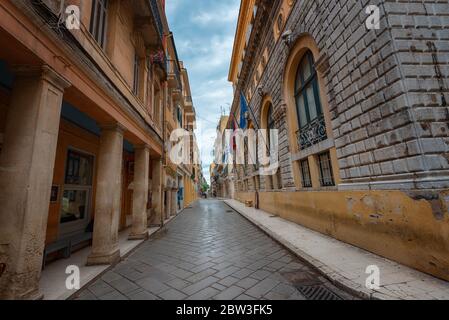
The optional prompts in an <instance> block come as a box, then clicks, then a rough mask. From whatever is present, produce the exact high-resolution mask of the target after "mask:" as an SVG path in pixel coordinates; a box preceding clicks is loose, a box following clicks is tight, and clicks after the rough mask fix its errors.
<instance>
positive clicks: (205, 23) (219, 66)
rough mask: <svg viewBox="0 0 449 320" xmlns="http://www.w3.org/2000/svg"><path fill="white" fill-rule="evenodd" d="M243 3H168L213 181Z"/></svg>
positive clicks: (206, 171)
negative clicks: (216, 144) (215, 150)
mask: <svg viewBox="0 0 449 320" xmlns="http://www.w3.org/2000/svg"><path fill="white" fill-rule="evenodd" d="M239 7H240V0H167V1H166V12H167V17H168V21H169V24H170V28H171V31H173V33H174V37H175V42H176V48H177V50H178V55H179V59H180V60H182V61H184V66H185V67H186V68H187V70H188V73H189V78H190V87H191V90H192V97H193V103H194V106H195V109H196V112H197V130H196V135H197V139H198V144H199V148H200V150H201V159H202V161H203V173H204V175H205V176H206V178H207V179H208V181H209V165H210V163H211V162H212V154H211V152H212V150H213V143H214V140H215V136H216V132H215V130H216V127H217V124H218V120H219V118H220V115H221V108H222V107H223V108H225V110H226V113H228V111H229V106H230V104H231V103H232V98H233V93H232V86H231V84H230V83H229V82H228V80H227V79H228V71H229V63H230V60H231V54H232V46H233V43H234V35H235V28H236V25H237V18H238V12H239Z"/></svg>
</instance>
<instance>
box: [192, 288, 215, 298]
mask: <svg viewBox="0 0 449 320" xmlns="http://www.w3.org/2000/svg"><path fill="white" fill-rule="evenodd" d="M218 293H220V291H219V290H217V289H215V288H212V287H207V288H204V289H202V290H200V291H198V292H197V293H195V294H194V295H191V296H190V297H188V298H187V300H207V299H210V298H212V297H213V296H216V295H217V294H218Z"/></svg>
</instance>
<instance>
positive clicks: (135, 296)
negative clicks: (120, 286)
mask: <svg viewBox="0 0 449 320" xmlns="http://www.w3.org/2000/svg"><path fill="white" fill-rule="evenodd" d="M127 296H128V298H129V299H130V300H160V299H159V298H158V297H157V296H155V295H154V294H151V293H149V292H148V291H145V290H140V291H138V292H134V293H132V294H129V295H127Z"/></svg>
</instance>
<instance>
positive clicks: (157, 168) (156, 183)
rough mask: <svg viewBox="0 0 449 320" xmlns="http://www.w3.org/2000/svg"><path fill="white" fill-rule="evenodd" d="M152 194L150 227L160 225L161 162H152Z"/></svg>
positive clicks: (161, 204)
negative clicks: (152, 213) (152, 214)
mask: <svg viewBox="0 0 449 320" xmlns="http://www.w3.org/2000/svg"><path fill="white" fill-rule="evenodd" d="M152 177H153V178H152V180H151V182H152V186H151V189H152V193H151V203H152V206H153V212H154V217H153V219H152V220H151V224H152V225H161V223H162V222H161V221H162V220H161V219H162V215H163V212H162V207H163V203H162V160H160V159H156V160H153V168H152Z"/></svg>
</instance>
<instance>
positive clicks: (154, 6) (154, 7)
mask: <svg viewBox="0 0 449 320" xmlns="http://www.w3.org/2000/svg"><path fill="white" fill-rule="evenodd" d="M158 1H159V0H149V2H150V8H151V13H152V14H153V17H154V21H155V24H156V29H157V33H158V35H159V38H160V40H161V42H162V39H163V37H164V26H163V24H162V17H161V13H160V11H159V5H158Z"/></svg>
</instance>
